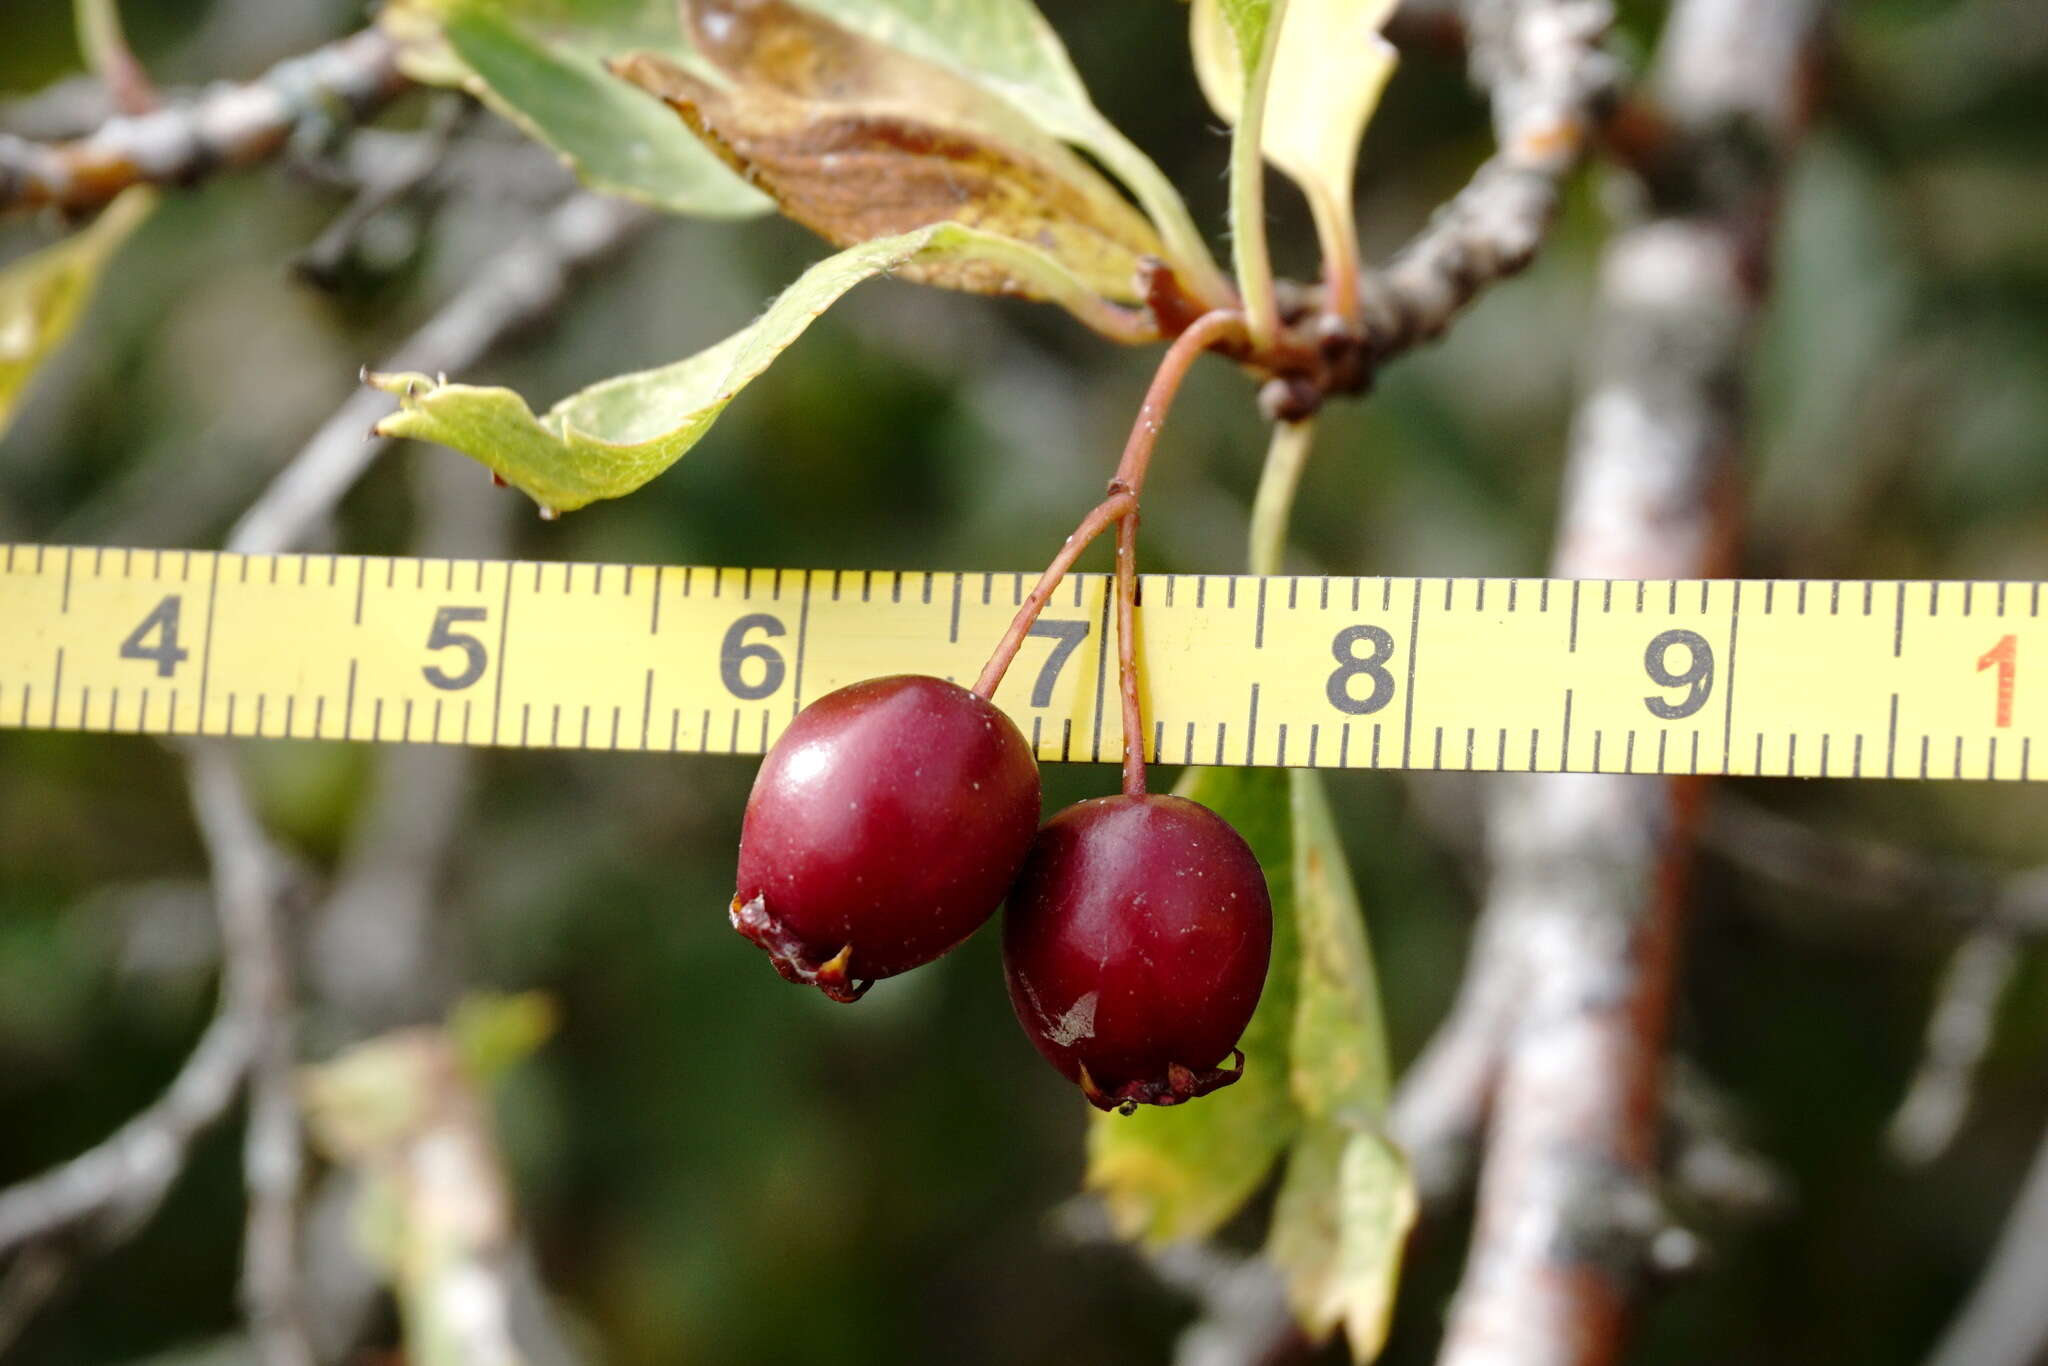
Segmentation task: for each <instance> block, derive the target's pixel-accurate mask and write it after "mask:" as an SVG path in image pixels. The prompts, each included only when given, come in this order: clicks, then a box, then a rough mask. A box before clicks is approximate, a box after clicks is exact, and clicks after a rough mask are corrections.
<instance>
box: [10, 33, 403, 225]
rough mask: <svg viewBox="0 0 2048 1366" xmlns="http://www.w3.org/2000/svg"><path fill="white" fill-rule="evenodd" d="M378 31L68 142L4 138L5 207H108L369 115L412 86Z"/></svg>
mask: <svg viewBox="0 0 2048 1366" xmlns="http://www.w3.org/2000/svg"><path fill="white" fill-rule="evenodd" d="M407 84H408V83H407V81H406V79H405V77H404V76H402V75H400V74H399V71H398V63H397V57H396V49H395V48H394V46H393V44H392V42H391V40H390V39H389V38H387V37H385V36H384V34H383V33H381V32H380V31H378V30H377V29H374V28H372V29H364V30H363V31H362V32H360V33H356V34H353V35H351V36H350V37H347V38H344V39H342V40H341V41H339V42H335V43H330V44H328V45H327V46H326V47H323V48H320V49H318V50H316V51H313V52H309V53H307V54H305V55H304V56H300V57H293V58H291V59H290V60H288V61H284V62H280V63H278V64H277V65H276V66H274V67H272V68H271V69H270V70H268V71H266V72H264V73H263V75H261V76H259V77H257V78H256V79H255V80H254V81H251V82H249V83H248V84H246V85H230V84H222V85H217V86H214V87H212V88H211V89H209V90H206V91H204V92H202V93H201V94H200V95H199V96H198V97H197V98H195V99H193V100H191V101H190V102H188V103H184V104H177V105H170V106H167V107H165V108H162V109H159V110H157V111H155V112H154V113H149V114H142V115H138V116H135V117H131V118H117V119H111V120H109V121H108V122H106V123H104V124H102V125H101V126H100V127H99V128H98V130H96V131H95V132H93V133H90V134H88V135H87V136H85V137H82V138H77V139H74V140H71V141H68V142H55V143H43V142H30V141H28V140H26V139H23V138H19V137H14V136H11V135H8V134H4V133H0V210H7V209H34V208H44V207H56V208H60V209H65V210H68V211H71V212H74V213H75V212H84V211H87V210H90V209H96V208H99V207H100V206H101V205H103V204H105V203H107V202H108V201H109V200H111V199H112V198H113V197H114V196H115V195H117V194H119V193H120V192H121V191H122V190H125V189H127V188H128V187H129V186H130V185H140V184H151V185H186V184H190V183H192V182H194V181H196V180H199V179H201V178H203V177H205V176H207V175H211V174H212V173H214V172H216V171H220V170H225V169H228V168H232V167H241V166H250V165H253V164H255V163H257V162H259V161H263V160H265V159H267V158H269V157H271V156H273V155H275V154H276V153H277V152H278V151H279V150H280V149H282V148H283V147H284V146H285V145H286V144H287V143H288V142H289V141H290V140H291V137H292V134H293V133H294V132H296V131H297V130H298V129H299V128H300V127H302V126H306V125H311V124H318V123H322V122H336V121H344V120H346V121H356V120H361V119H365V118H368V117H369V116H370V115H371V114H373V113H375V112H376V111H377V110H378V109H380V108H382V107H383V106H384V105H385V104H386V103H387V102H389V101H390V100H391V98H392V97H393V96H395V95H397V94H398V93H399V92H400V91H401V90H404V89H405V88H406V86H407Z"/></svg>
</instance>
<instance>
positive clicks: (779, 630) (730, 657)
mask: <svg viewBox="0 0 2048 1366" xmlns="http://www.w3.org/2000/svg"><path fill="white" fill-rule="evenodd" d="M754 630H759V631H763V632H765V633H767V634H768V635H771V636H780V635H787V634H788V630H787V628H786V627H784V626H783V624H782V623H781V622H779V621H777V620H776V619H775V618H774V617H771V616H769V615H768V614H767V613H766V612H754V613H751V614H749V615H747V616H744V617H741V618H740V619H739V620H738V621H736V622H734V623H733V624H732V628H731V629H730V630H728V631H727V632H726V633H725V640H724V642H723V643H721V644H720V645H719V647H718V677H719V679H720V680H721V681H722V682H723V683H724V684H725V690H726V691H727V692H729V693H731V694H732V695H733V696H734V697H737V698H739V699H740V700H741V701H742V702H758V701H760V700H761V699H762V698H764V697H766V696H768V694H770V693H772V692H774V691H775V690H776V689H777V688H779V687H781V686H782V675H783V674H784V672H785V671H786V670H785V667H784V665H783V662H782V655H781V653H780V652H779V651H777V650H776V648H775V647H774V646H773V645H770V644H768V643H767V642H765V641H759V640H757V641H755V642H754V643H753V644H751V645H750V644H748V643H747V639H746V637H747V632H749V631H754ZM750 659H758V660H760V661H761V681H760V682H758V683H749V682H747V680H746V677H745V675H743V674H742V673H741V672H740V666H741V665H742V664H745V663H746V662H747V661H748V660H750Z"/></svg>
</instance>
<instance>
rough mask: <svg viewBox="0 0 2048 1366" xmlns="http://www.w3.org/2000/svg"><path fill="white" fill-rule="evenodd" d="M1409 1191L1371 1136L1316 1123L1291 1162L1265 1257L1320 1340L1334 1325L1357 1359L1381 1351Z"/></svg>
mask: <svg viewBox="0 0 2048 1366" xmlns="http://www.w3.org/2000/svg"><path fill="white" fill-rule="evenodd" d="M1414 1223H1415V1190H1414V1186H1413V1184H1412V1183H1411V1181H1410V1180H1409V1175H1408V1165H1407V1163H1406V1161H1405V1160H1403V1158H1402V1156H1401V1154H1400V1152H1399V1151H1398V1150H1397V1149H1395V1148H1394V1146H1393V1145H1392V1144H1390V1143H1388V1142H1387V1140H1386V1139H1384V1138H1382V1137H1381V1136H1380V1135H1379V1134H1378V1133H1376V1132H1370V1131H1367V1132H1357V1131H1353V1130H1351V1129H1348V1128H1345V1127H1343V1126H1341V1125H1337V1124H1331V1123H1325V1122H1320V1121H1318V1122H1314V1123H1311V1124H1310V1125H1308V1126H1307V1127H1306V1128H1305V1129H1304V1130H1303V1132H1302V1135H1301V1138H1300V1139H1299V1141H1297V1142H1296V1143H1295V1145H1294V1151H1293V1152H1292V1154H1291V1155H1290V1156H1289V1157H1288V1160H1287V1175H1286V1177H1285V1178H1284V1179H1283V1180H1282V1181H1281V1183H1280V1194H1279V1197H1278V1199H1277V1200H1276V1201H1275V1203H1274V1206H1273V1227H1272V1231H1271V1233H1270V1234H1269V1235H1268V1237H1267V1240H1266V1257H1267V1259H1268V1260H1270V1261H1271V1262H1272V1263H1273V1264H1274V1265H1275V1266H1276V1267H1278V1268H1279V1269H1280V1271H1281V1274H1282V1275H1283V1276H1285V1277H1286V1280H1287V1295H1288V1302H1289V1303H1290V1304H1291V1305H1292V1306H1293V1308H1294V1312H1295V1316H1296V1317H1297V1318H1298V1319H1299V1320H1300V1321H1301V1325H1302V1327H1303V1329H1304V1330H1305V1331H1307V1332H1308V1334H1309V1335H1310V1336H1311V1337H1312V1338H1314V1339H1316V1340H1317V1341H1321V1340H1323V1339H1325V1338H1327V1337H1328V1336H1329V1335H1330V1333H1331V1332H1333V1331H1334V1330H1335V1329H1336V1328H1337V1327H1338V1326H1339V1325H1341V1326H1342V1327H1343V1328H1344V1331H1345V1336H1346V1337H1347V1338H1349V1339H1350V1342H1351V1355H1352V1358H1353V1359H1354V1360H1356V1361H1371V1360H1372V1359H1373V1358H1374V1357H1376V1356H1378V1355H1379V1352H1380V1348H1381V1347H1383V1346H1384V1345H1385V1344H1386V1338H1387V1324H1388V1320H1389V1318H1390V1316H1391V1314H1392V1311H1393V1305H1394V1291H1395V1289H1396V1287H1397V1285H1398V1284H1399V1281H1400V1274H1401V1255H1402V1251H1403V1248H1404V1246H1405V1244H1406V1242H1407V1238H1408V1231H1409V1229H1411V1228H1412V1227H1413V1226H1414Z"/></svg>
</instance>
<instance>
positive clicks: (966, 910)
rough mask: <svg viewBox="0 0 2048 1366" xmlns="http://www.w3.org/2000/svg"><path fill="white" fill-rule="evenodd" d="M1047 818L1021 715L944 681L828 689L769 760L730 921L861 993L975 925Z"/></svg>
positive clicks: (774, 954)
mask: <svg viewBox="0 0 2048 1366" xmlns="http://www.w3.org/2000/svg"><path fill="white" fill-rule="evenodd" d="M1037 827H1038V764H1037V761H1036V760H1034V759H1033V758H1032V757H1031V747H1030V746H1029V745H1027V744H1026V743H1025V742H1024V737H1023V736H1022V735H1021V734H1019V733H1018V731H1017V727H1016V724H1015V723H1014V722H1012V721H1011V720H1010V718H1009V717H1007V716H1005V715H1004V714H1003V713H1002V712H1000V711H998V710H996V708H995V707H994V706H993V705H991V704H990V703H989V702H987V701H985V700H984V699H982V698H981V697H979V696H977V695H976V694H974V693H972V692H969V691H968V690H967V689H965V688H963V687H960V686H958V685H957V684H953V683H948V682H946V681H945V680H944V679H939V678H925V677H920V676H915V675H899V676H896V677H892V678H872V679H869V680H867V681H866V682H864V683H855V684H853V685H852V686H851V687H845V688H841V689H840V690H839V691H837V692H834V693H828V694H826V695H825V696H824V697H821V698H819V699H818V700H817V701H816V702H813V703H812V704H811V705H810V706H808V707H806V708H804V710H803V711H802V712H801V713H800V714H799V715H798V716H797V718H796V720H794V721H792V722H791V723H790V726H789V729H788V730H787V731H784V732H783V734H782V738H781V739H779V740H777V741H776V742H775V748H773V749H772V750H770V751H769V752H768V757H767V758H766V759H764V760H763V761H762V763H761V771H760V773H759V774H758V775H757V776H756V777H755V779H754V791H753V795H752V796H750V797H748V798H747V815H746V823H745V825H744V826H743V827H742V829H741V832H740V868H739V890H738V892H737V893H736V894H735V895H734V897H733V899H732V924H733V928H734V929H736V930H738V931H739V932H740V933H741V934H744V935H746V936H747V937H748V938H749V939H751V940H753V941H754V942H755V943H756V944H759V945H760V946H761V947H762V948H764V949H766V950H767V951H768V956H769V957H770V958H771V959H773V960H774V962H775V967H776V970H777V971H778V972H780V973H781V974H782V975H783V976H784V977H786V978H788V979H789V980H790V981H792V982H803V983H809V984H811V985H815V986H817V987H818V988H819V989H821V990H822V991H824V993H825V994H826V995H827V996H830V997H831V998H832V999H833V1000H835V1001H852V1000H855V999H858V998H859V996H860V995H861V993H862V992H864V991H866V990H867V988H868V986H869V984H871V983H873V982H874V981H875V980H876V979H877V978H881V977H892V976H894V975H895V974H897V973H899V972H907V971H908V970H910V969H911V968H914V967H917V966H918V965H919V964H921V963H929V962H930V961H931V960H932V959H934V958H937V957H938V956H939V955H940V954H942V953H944V952H945V951H946V950H948V949H950V948H952V947H953V946H954V945H955V944H958V943H959V942H960V941H961V940H963V939H965V938H966V937H967V936H968V935H970V934H972V933H974V931H975V930H976V929H978V928H979V927H980V926H981V924H982V922H983V921H985V920H987V919H988V918H989V916H990V915H992V914H993V913H994V912H995V909H996V906H997V905H998V904H999V903H1000V902H1001V901H1002V899H1003V896H1004V894H1005V893H1007V892H1008V891H1009V890H1010V883H1011V882H1012V881H1013V880H1015V878H1016V876H1017V868H1018V865H1019V864H1021V863H1022V862H1023V860H1024V855H1025V853H1026V851H1028V850H1029V849H1030V847H1031V837H1032V833H1033V832H1034V831H1035V830H1036V829H1037Z"/></svg>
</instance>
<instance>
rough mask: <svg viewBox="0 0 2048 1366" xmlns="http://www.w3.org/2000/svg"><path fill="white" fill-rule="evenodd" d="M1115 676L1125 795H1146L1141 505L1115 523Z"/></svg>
mask: <svg viewBox="0 0 2048 1366" xmlns="http://www.w3.org/2000/svg"><path fill="white" fill-rule="evenodd" d="M1116 678H1117V688H1118V690H1119V691H1120V692H1121V693H1122V694H1123V702H1124V795H1125V796H1126V797H1142V796H1144V795H1145V710H1144V708H1143V707H1141V706H1140V705H1139V704H1138V509H1137V508H1136V507H1135V506H1133V507H1132V508H1131V510H1130V511H1129V512H1127V513H1125V514H1124V515H1123V518H1122V520H1120V521H1119V522H1118V523H1117V524H1116Z"/></svg>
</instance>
